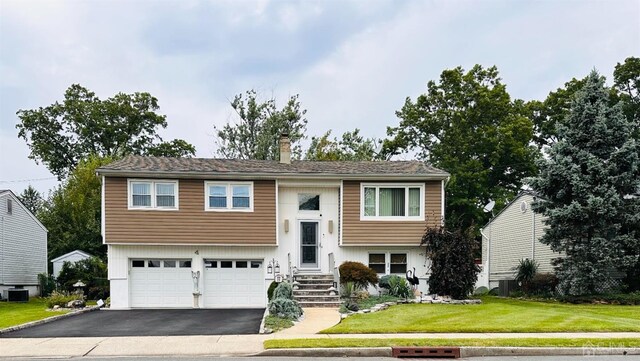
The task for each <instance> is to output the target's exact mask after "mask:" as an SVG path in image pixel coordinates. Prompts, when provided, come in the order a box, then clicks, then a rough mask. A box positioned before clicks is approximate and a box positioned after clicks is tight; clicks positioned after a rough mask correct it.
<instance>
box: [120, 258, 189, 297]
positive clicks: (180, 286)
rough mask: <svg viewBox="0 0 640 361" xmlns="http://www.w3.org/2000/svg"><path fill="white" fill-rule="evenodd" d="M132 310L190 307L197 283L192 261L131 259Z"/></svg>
mask: <svg viewBox="0 0 640 361" xmlns="http://www.w3.org/2000/svg"><path fill="white" fill-rule="evenodd" d="M129 278H130V283H129V287H130V295H131V307H145V308H190V307H192V306H193V280H192V278H191V261H190V260H176V259H164V260H150V259H134V260H131V272H130V273H129Z"/></svg>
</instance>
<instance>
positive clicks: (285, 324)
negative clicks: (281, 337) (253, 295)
mask: <svg viewBox="0 0 640 361" xmlns="http://www.w3.org/2000/svg"><path fill="white" fill-rule="evenodd" d="M291 326H293V321H291V320H290V319H288V318H280V317H278V316H274V315H268V316H267V317H266V318H265V319H264V327H266V328H270V329H271V330H272V331H273V332H277V331H280V330H284V329H285V328H289V327H291Z"/></svg>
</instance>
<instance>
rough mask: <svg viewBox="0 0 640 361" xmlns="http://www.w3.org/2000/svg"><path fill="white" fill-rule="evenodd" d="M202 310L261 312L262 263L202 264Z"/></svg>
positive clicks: (263, 298)
mask: <svg viewBox="0 0 640 361" xmlns="http://www.w3.org/2000/svg"><path fill="white" fill-rule="evenodd" d="M202 296H203V298H204V299H203V302H204V303H203V304H204V307H205V308H251V307H256V308H262V307H265V305H266V298H267V291H266V290H265V275H264V268H263V261H262V260H220V259H211V260H209V259H207V260H205V261H204V290H203V292H202Z"/></svg>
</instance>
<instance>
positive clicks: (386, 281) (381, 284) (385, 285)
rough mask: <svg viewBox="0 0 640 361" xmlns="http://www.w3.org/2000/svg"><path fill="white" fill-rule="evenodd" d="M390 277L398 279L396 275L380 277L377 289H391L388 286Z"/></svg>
mask: <svg viewBox="0 0 640 361" xmlns="http://www.w3.org/2000/svg"><path fill="white" fill-rule="evenodd" d="M391 277H398V276H396V275H384V276H382V277H380V281H379V282H378V287H380V288H384V289H387V290H388V289H389V288H391V286H390V285H389V279H390V278H391Z"/></svg>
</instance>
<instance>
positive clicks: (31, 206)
mask: <svg viewBox="0 0 640 361" xmlns="http://www.w3.org/2000/svg"><path fill="white" fill-rule="evenodd" d="M18 199H20V202H22V204H24V206H25V207H27V209H28V210H29V211H31V213H33V215H35V216H37V215H38V212H40V209H41V208H42V203H43V202H44V199H43V198H42V195H41V194H40V192H38V191H37V190H36V189H35V188H33V187H32V186H31V185H29V186H28V187H27V188H25V189H24V190H23V191H22V193H20V195H19V196H18Z"/></svg>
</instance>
